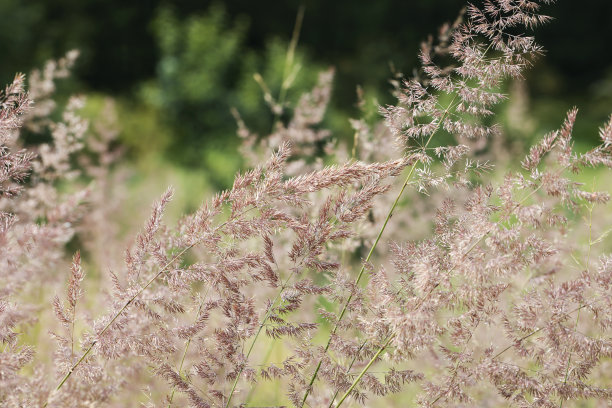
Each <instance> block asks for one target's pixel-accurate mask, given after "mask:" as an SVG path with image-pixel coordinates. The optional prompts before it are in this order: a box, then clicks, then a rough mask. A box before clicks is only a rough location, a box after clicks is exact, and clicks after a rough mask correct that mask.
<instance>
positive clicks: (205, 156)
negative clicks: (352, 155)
mask: <svg viewBox="0 0 612 408" xmlns="http://www.w3.org/2000/svg"><path fill="white" fill-rule="evenodd" d="M464 4H465V2H464V1H463V0H435V1H432V0H411V1H393V0H378V1H375V2H372V1H362V0H359V1H356V0H335V1H323V0H309V1H298V0H288V1H283V2H253V1H249V0H233V1H225V2H211V1H194V0H176V1H162V0H143V1H138V2H126V1H119V0H86V1H83V0H54V1H48V0H30V1H28V2H22V1H19V0H1V1H0V24H1V26H2V28H3V29H2V30H0V50H1V54H2V62H0V80H1V81H2V82H3V83H8V82H9V81H10V80H11V79H12V76H13V75H14V73H15V72H29V71H30V70H31V69H33V68H36V67H41V66H42V65H43V64H44V61H45V60H48V59H52V58H59V57H61V56H62V55H64V54H65V53H66V52H67V51H68V50H71V49H78V50H80V52H81V54H80V57H79V60H78V63H77V65H76V68H75V72H74V75H73V77H72V78H71V79H69V80H64V81H63V82H62V83H61V84H60V88H59V90H58V92H59V96H60V98H61V97H62V96H63V97H67V95H69V94H72V93H75V92H76V93H85V94H87V95H88V97H89V100H90V101H91V102H90V106H93V108H91V109H93V110H95V106H101V105H102V104H101V103H99V101H100V100H102V99H104V98H105V97H107V96H111V97H112V98H114V99H115V100H116V103H117V110H118V113H119V129H120V132H121V133H120V141H121V143H122V144H124V145H125V146H126V147H127V151H128V157H129V158H131V159H132V160H134V161H135V162H138V163H141V164H142V165H144V166H146V165H147V163H148V164H149V166H154V167H156V168H157V167H159V166H164V165H166V164H168V165H172V166H178V167H179V168H182V169H185V170H187V171H190V170H193V169H198V170H203V171H204V172H205V174H206V178H207V179H208V180H209V182H210V183H211V185H214V186H215V187H222V186H225V185H227V184H228V183H229V182H231V180H232V177H233V174H234V171H235V170H236V169H237V168H238V167H239V166H240V159H239V157H238V156H237V155H236V153H235V150H236V149H235V146H236V140H237V138H236V136H235V131H236V124H235V120H234V118H233V117H232V115H231V113H230V109H231V108H232V107H235V108H236V109H237V110H238V112H240V114H241V116H242V117H243V119H244V120H245V122H246V123H247V125H248V126H249V127H250V128H251V129H253V130H254V131H256V132H259V133H260V134H265V133H267V132H269V131H270V129H271V127H272V123H273V120H274V118H273V114H272V113H271V111H270V109H269V107H268V106H266V104H265V102H264V89H268V90H269V92H270V94H271V95H274V96H276V95H278V94H279V92H280V87H281V82H282V78H283V69H284V66H285V59H286V54H287V47H288V43H289V41H290V39H291V35H292V31H293V29H294V25H295V21H296V15H297V13H298V9H299V8H300V6H304V7H305V14H304V20H303V25H302V29H301V33H300V37H299V42H298V45H297V53H296V65H297V66H298V67H299V70H296V71H295V72H292V73H290V74H291V75H293V76H294V77H295V79H294V80H293V82H292V83H291V87H290V88H289V90H288V92H287V95H286V99H287V100H288V101H290V100H295V99H297V97H298V96H299V95H300V94H301V93H302V92H304V91H305V90H307V89H308V88H309V87H311V86H312V85H313V83H314V81H315V79H316V75H317V73H318V72H319V71H320V70H322V69H325V68H327V67H329V66H334V67H335V68H336V77H335V83H334V96H333V100H332V104H331V107H330V109H329V111H328V114H327V117H326V122H325V125H326V126H327V127H329V128H331V129H332V130H333V132H334V137H336V138H339V139H342V138H347V139H348V138H350V137H351V135H352V130H351V129H350V126H349V124H348V118H349V117H355V116H358V115H359V114H360V112H359V111H358V109H357V107H356V101H357V96H356V87H357V86H361V88H362V89H363V90H364V95H365V99H366V101H368V108H367V109H366V114H369V115H372V116H375V115H376V106H377V104H384V103H387V102H391V101H392V96H391V93H390V90H391V85H390V84H389V79H390V78H393V77H394V76H397V75H398V74H399V73H404V74H406V75H409V74H410V73H411V71H412V70H413V69H414V67H415V66H416V64H417V59H416V58H417V51H418V46H419V42H420V41H422V40H424V39H426V38H427V36H428V35H429V34H434V35H435V32H436V30H437V27H439V26H440V25H442V24H443V23H445V22H450V21H453V20H454V19H455V18H456V16H457V15H458V12H459V10H460V9H461V7H462V6H463V5H464ZM547 11H548V12H549V14H550V15H552V16H553V17H554V18H555V21H553V22H552V23H550V24H548V25H546V26H545V27H541V28H539V29H538V30H537V33H536V36H537V38H539V41H540V42H541V43H542V44H543V45H544V47H545V48H546V50H547V55H545V56H544V57H542V58H540V60H539V61H537V63H536V64H535V67H534V68H533V69H532V70H531V71H529V73H528V76H527V78H526V83H515V84H508V91H507V92H508V93H513V94H515V97H514V98H513V100H514V101H515V105H514V106H505V107H504V106H502V108H501V109H507V110H508V112H509V114H512V115H515V116H514V118H515V120H508V123H507V126H506V132H507V134H508V135H509V137H510V138H514V139H516V140H519V141H520V140H521V139H530V138H534V137H538V136H540V135H541V134H542V133H543V132H544V131H547V130H550V129H554V128H556V127H557V126H558V124H559V122H560V121H561V120H562V118H563V115H564V112H566V111H567V110H568V109H569V108H570V107H572V106H574V105H576V106H579V107H580V109H581V113H580V117H579V118H580V119H579V121H578V123H577V125H576V129H577V131H576V136H577V138H578V139H579V140H581V141H583V142H584V143H587V144H588V143H589V141H591V140H594V138H595V137H596V135H597V127H598V126H599V125H600V124H601V123H603V122H604V121H605V119H606V118H607V115H608V114H609V110H610V107H612V52H610V50H611V48H610V39H612V2H610V1H607V0H592V1H589V2H576V1H560V2H558V4H556V5H555V6H554V7H550V8H549V10H547ZM255 73H260V74H261V77H262V78H263V86H262V83H257V81H255V80H254V79H253V74H255ZM96 101H98V102H96ZM516 101H518V102H516ZM516 115H519V116H520V120H518V121H517V120H516ZM528 141H529V140H525V144H527V143H528Z"/></svg>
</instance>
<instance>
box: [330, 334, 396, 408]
mask: <svg viewBox="0 0 612 408" xmlns="http://www.w3.org/2000/svg"><path fill="white" fill-rule="evenodd" d="M394 337H395V334H391V335H390V336H389V337H388V338H387V341H385V343H384V344H383V345H382V346H381V347H380V348H379V349H378V351H377V352H376V354H374V357H372V359H371V360H370V361H369V362H368V364H367V365H366V366H365V367H363V370H361V372H360V373H359V375H358V376H357V378H355V380H354V381H353V383H352V384H351V386H350V387H349V389H348V390H346V392H345V393H344V395H343V396H342V398H340V401H338V405H336V408H338V407H339V406H340V405H342V403H343V402H344V400H345V399H346V397H348V396H349V394H350V393H351V392H352V391H353V389H355V387H356V386H357V384H359V381H361V378H362V377H363V376H364V375H365V373H366V372H367V371H368V369H369V368H370V366H371V365H372V364H374V362H375V361H376V360H377V359H378V357H379V356H380V355H381V354H382V353H383V351H385V349H386V348H387V346H388V345H389V344H390V343H391V340H393V338H394Z"/></svg>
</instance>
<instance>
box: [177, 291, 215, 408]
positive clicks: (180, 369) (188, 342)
mask: <svg viewBox="0 0 612 408" xmlns="http://www.w3.org/2000/svg"><path fill="white" fill-rule="evenodd" d="M209 290H210V286H208V288H207V289H206V293H205V294H204V298H202V301H201V302H200V307H199V308H198V312H197V313H196V321H197V319H199V318H200V312H201V311H202V307H203V306H204V302H205V301H206V298H207V297H208V291H209ZM191 339H192V337H189V338H188V339H187V341H186V342H185V350H184V351H183V357H182V358H181V363H180V364H179V368H178V375H179V376H180V375H181V371H182V370H183V364H184V363H185V357H186V356H187V351H188V350H189V345H190V344H191ZM175 391H176V386H172V393H171V394H170V398H169V400H168V407H167V408H170V407H171V406H172V400H173V399H174V392H175Z"/></svg>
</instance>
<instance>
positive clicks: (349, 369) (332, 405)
mask: <svg viewBox="0 0 612 408" xmlns="http://www.w3.org/2000/svg"><path fill="white" fill-rule="evenodd" d="M367 342H368V341H367V340H366V341H364V342H363V343H361V346H360V347H359V350H357V353H355V356H354V357H353V360H352V361H351V364H349V366H348V368H347V369H346V373H347V374H348V373H350V371H351V368H353V365H354V364H355V362H356V361H357V357H359V353H360V352H361V350H362V349H363V348H364V347H365V345H366V343H367ZM339 393H340V389H337V390H336V392H335V393H334V396H333V397H332V399H331V401H330V403H329V407H328V408H333V407H334V401H335V400H336V397H337V396H338V394H339Z"/></svg>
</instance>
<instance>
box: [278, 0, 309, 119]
mask: <svg viewBox="0 0 612 408" xmlns="http://www.w3.org/2000/svg"><path fill="white" fill-rule="evenodd" d="M305 10H306V7H304V5H301V6H300V8H299V9H298V12H297V16H296V17H295V25H294V26H293V33H292V34H291V41H290V42H289V46H288V47H287V54H286V56H285V65H284V67H283V78H282V82H281V88H280V91H279V94H278V100H277V105H278V107H279V108H280V109H281V111H278V110H277V109H274V111H275V112H274V120H273V121H272V131H274V128H275V127H276V124H277V123H278V121H279V120H280V115H281V113H282V109H283V105H284V104H285V98H286V97H287V90H288V89H289V87H290V86H291V83H292V82H293V79H294V78H295V75H294V74H293V73H292V72H291V70H292V69H293V61H294V59H295V50H296V48H297V45H298V41H299V39H300V31H301V30H302V22H303V21H304V11H305Z"/></svg>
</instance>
